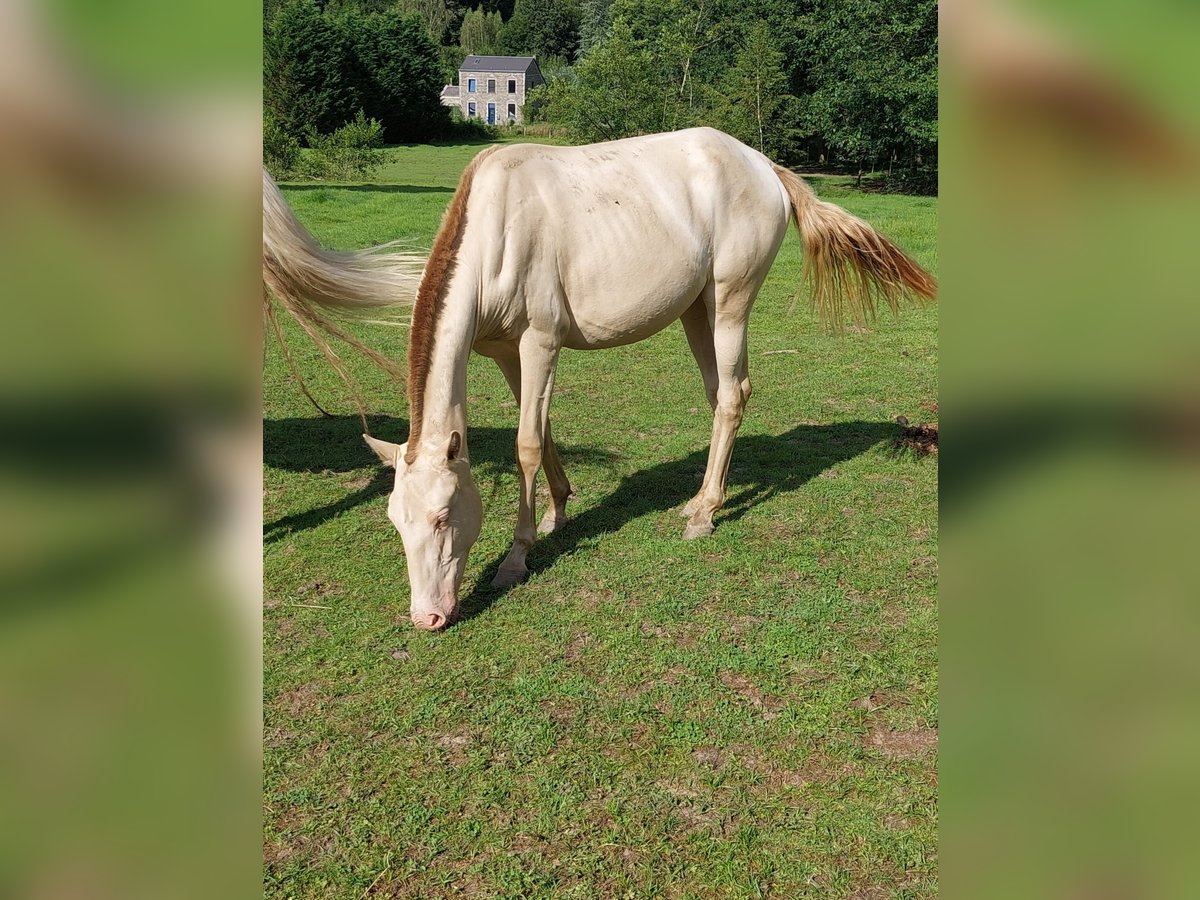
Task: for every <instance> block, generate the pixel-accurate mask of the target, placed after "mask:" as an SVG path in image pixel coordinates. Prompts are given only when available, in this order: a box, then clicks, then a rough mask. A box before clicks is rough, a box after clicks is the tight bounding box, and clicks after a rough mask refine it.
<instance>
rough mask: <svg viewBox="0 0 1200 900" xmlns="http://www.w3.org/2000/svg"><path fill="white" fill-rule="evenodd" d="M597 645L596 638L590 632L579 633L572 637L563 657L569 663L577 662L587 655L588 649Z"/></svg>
mask: <svg viewBox="0 0 1200 900" xmlns="http://www.w3.org/2000/svg"><path fill="white" fill-rule="evenodd" d="M595 645H596V639H595V638H594V637H592V636H591V635H590V634H586V633H584V634H577V635H575V637H573V638H572V639H571V643H569V644H568V645H567V649H566V650H564V651H563V659H565V660H566V661H567V662H569V663H576V662H579V660H581V659H583V657H584V656H586V655H587V652H588V650H590V649H591V648H592V647H594V646H595Z"/></svg>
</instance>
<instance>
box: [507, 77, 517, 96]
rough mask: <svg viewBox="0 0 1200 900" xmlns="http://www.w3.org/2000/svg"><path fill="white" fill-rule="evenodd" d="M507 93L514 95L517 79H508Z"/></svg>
mask: <svg viewBox="0 0 1200 900" xmlns="http://www.w3.org/2000/svg"><path fill="white" fill-rule="evenodd" d="M508 92H509V93H510V94H515V93H516V92H517V79H515V78H510V79H508Z"/></svg>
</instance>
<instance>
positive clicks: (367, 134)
mask: <svg viewBox="0 0 1200 900" xmlns="http://www.w3.org/2000/svg"><path fill="white" fill-rule="evenodd" d="M308 145H309V147H310V148H311V149H310V150H309V152H308V153H306V154H305V155H304V156H303V158H302V159H301V161H300V165H299V170H300V174H301V175H303V176H304V177H306V178H314V179H322V180H327V181H362V180H364V179H366V178H369V177H370V176H372V175H374V174H375V173H376V172H377V171H378V170H379V167H380V166H382V165H383V153H382V152H381V149H380V148H381V147H383V126H382V125H380V124H379V122H378V120H376V119H368V118H367V116H366V114H365V113H364V112H363V111H362V110H361V109H360V110H359V111H358V115H357V116H355V117H354V118H353V119H351V120H350V121H349V122H347V123H346V124H345V125H343V126H342V127H341V128H339V129H337V131H335V132H334V133H333V134H317V133H316V131H314V130H310V131H309V133H308Z"/></svg>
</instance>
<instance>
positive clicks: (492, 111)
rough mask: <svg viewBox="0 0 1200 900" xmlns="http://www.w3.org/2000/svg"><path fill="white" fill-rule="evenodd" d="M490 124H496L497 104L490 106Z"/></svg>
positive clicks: (490, 104)
mask: <svg viewBox="0 0 1200 900" xmlns="http://www.w3.org/2000/svg"><path fill="white" fill-rule="evenodd" d="M488 124H489V125H495V124H496V104H495V103H489V104H488Z"/></svg>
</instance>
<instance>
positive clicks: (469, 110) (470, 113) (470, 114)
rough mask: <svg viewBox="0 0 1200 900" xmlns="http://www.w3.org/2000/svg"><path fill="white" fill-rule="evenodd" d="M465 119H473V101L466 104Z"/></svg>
mask: <svg viewBox="0 0 1200 900" xmlns="http://www.w3.org/2000/svg"><path fill="white" fill-rule="evenodd" d="M467 118H468V119H473V118H475V101H474V100H472V101H471V102H470V103H468V104H467Z"/></svg>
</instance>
